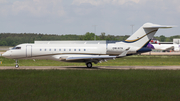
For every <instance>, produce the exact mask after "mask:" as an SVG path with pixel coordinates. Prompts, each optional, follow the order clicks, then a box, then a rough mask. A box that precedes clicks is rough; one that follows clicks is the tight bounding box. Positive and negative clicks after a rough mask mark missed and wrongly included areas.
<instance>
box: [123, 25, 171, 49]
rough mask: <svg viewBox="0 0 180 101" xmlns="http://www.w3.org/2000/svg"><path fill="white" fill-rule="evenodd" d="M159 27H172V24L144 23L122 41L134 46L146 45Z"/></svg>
mask: <svg viewBox="0 0 180 101" xmlns="http://www.w3.org/2000/svg"><path fill="white" fill-rule="evenodd" d="M159 28H172V26H165V25H157V24H152V23H145V24H144V25H143V26H142V27H140V28H139V29H138V30H137V31H136V32H135V33H134V34H133V35H131V36H130V37H129V38H127V39H126V40H125V41H123V42H125V43H131V44H132V45H133V46H135V47H141V48H142V47H146V46H147V44H148V43H149V41H150V40H151V39H152V38H153V36H154V35H155V33H156V32H157V31H158V29H159Z"/></svg>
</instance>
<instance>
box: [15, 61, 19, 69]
mask: <svg viewBox="0 0 180 101" xmlns="http://www.w3.org/2000/svg"><path fill="white" fill-rule="evenodd" d="M18 67H19V64H18V59H16V65H15V68H18Z"/></svg>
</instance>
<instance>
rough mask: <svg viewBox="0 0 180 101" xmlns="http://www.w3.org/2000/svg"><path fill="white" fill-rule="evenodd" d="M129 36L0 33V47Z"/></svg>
mask: <svg viewBox="0 0 180 101" xmlns="http://www.w3.org/2000/svg"><path fill="white" fill-rule="evenodd" d="M128 37H129V35H125V36H115V35H105V33H101V35H95V34H94V33H90V32H87V33H86V34H84V35H71V34H68V35H55V34H40V33H39V34H37V33H0V46H15V45H18V44H21V43H34V41H40V40H41V41H43V40H94V39H95V38H96V40H107V41H123V40H126V39H127V38H128ZM155 38H156V39H158V40H159V41H160V42H172V41H173V38H180V36H179V35H176V36H171V37H165V36H163V35H161V36H159V37H158V36H157V37H155Z"/></svg>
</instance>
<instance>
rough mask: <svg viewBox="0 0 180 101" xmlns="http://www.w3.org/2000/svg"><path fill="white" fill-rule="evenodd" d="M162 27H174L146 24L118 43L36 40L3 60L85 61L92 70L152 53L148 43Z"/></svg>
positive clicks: (14, 49)
mask: <svg viewBox="0 0 180 101" xmlns="http://www.w3.org/2000/svg"><path fill="white" fill-rule="evenodd" d="M159 28H172V26H166V25H158V24H152V23H145V24H144V25H143V26H142V27H140V28H139V29H138V30H137V31H136V32H135V33H134V34H133V35H131V36H130V37H129V38H128V39H127V40H125V41H122V42H116V43H107V42H106V41H35V42H34V44H32V43H25V44H20V45H17V46H15V47H14V48H12V49H10V50H8V51H6V52H5V53H4V54H2V56H3V57H6V58H11V59H15V60H16V65H15V67H16V68H18V67H19V65H18V59H51V60H57V61H64V62H83V63H85V64H86V66H87V67H88V68H91V67H92V63H95V64H97V63H99V62H100V63H101V62H104V61H107V60H109V59H115V58H122V57H125V56H129V55H134V54H139V53H143V52H149V51H151V49H149V48H147V45H148V43H149V42H150V40H151V39H152V37H153V36H154V35H155V33H156V32H157V31H158V29H159Z"/></svg>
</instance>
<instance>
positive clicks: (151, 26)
mask: <svg viewBox="0 0 180 101" xmlns="http://www.w3.org/2000/svg"><path fill="white" fill-rule="evenodd" d="M172 27H176V26H169V25H158V24H152V23H146V24H144V25H143V28H172Z"/></svg>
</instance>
